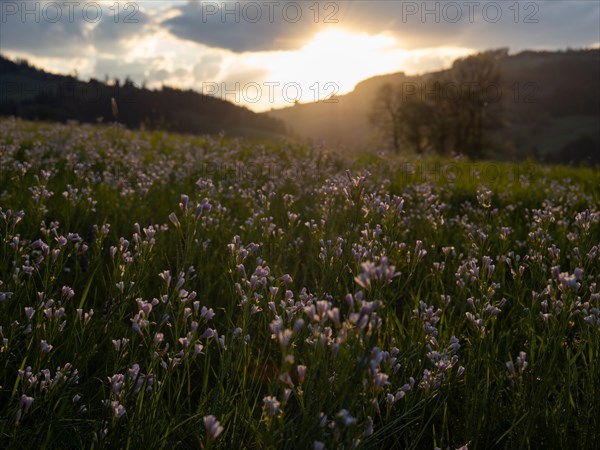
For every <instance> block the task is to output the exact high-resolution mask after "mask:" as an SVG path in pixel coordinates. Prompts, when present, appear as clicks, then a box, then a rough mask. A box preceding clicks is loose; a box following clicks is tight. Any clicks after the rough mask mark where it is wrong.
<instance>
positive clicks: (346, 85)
mask: <svg viewBox="0 0 600 450" xmlns="http://www.w3.org/2000/svg"><path fill="white" fill-rule="evenodd" d="M395 44H396V40H395V39H394V38H392V37H390V36H385V35H369V34H365V33H353V32H351V31H348V30H344V29H330V30H326V31H322V32H320V33H318V34H316V35H314V36H313V38H312V39H311V40H310V41H309V42H307V43H306V44H305V45H304V46H303V47H301V48H299V49H297V50H294V51H278V52H265V53H261V54H254V55H252V56H249V59H248V61H247V62H248V63H250V64H253V65H257V66H260V67H262V68H263V69H265V70H267V71H269V73H270V76H271V77H272V78H273V81H278V82H282V83H297V84H299V85H300V86H302V98H301V99H300V100H301V101H303V102H308V101H316V100H322V99H324V98H327V97H329V96H330V95H331V94H345V93H347V92H349V91H351V90H352V89H353V88H354V86H355V85H356V84H357V83H358V82H360V81H361V80H364V79H365V78H368V77H370V76H373V75H377V74H381V73H388V72H393V71H397V70H399V69H400V67H401V65H402V55H403V52H402V51H399V50H398V48H397V47H395ZM325 85H327V88H324V86H325Z"/></svg>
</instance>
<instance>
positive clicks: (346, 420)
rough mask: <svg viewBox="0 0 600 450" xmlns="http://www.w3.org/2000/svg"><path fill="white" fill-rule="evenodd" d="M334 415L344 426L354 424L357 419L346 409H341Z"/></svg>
mask: <svg viewBox="0 0 600 450" xmlns="http://www.w3.org/2000/svg"><path fill="white" fill-rule="evenodd" d="M335 417H336V419H338V420H339V421H340V422H341V423H342V424H343V425H344V426H346V427H349V426H351V425H354V424H355V423H356V422H357V421H358V419H357V418H356V417H353V416H352V415H351V414H350V412H349V411H348V410H347V409H341V410H340V411H339V412H338V413H337V414H336V415H335Z"/></svg>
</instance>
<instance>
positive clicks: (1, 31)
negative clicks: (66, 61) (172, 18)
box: [0, 1, 149, 58]
mask: <svg viewBox="0 0 600 450" xmlns="http://www.w3.org/2000/svg"><path fill="white" fill-rule="evenodd" d="M98 5H102V8H97V6H98ZM112 5H114V4H112V3H102V4H101V3H100V2H60V1H58V2H55V1H42V2H40V1H2V2H1V3H0V14H1V17H0V51H2V50H12V51H19V52H25V53H28V54H31V55H34V56H43V57H65V58H66V57H79V56H86V55H87V54H88V53H89V52H90V51H91V50H93V49H100V50H102V49H111V51H112V52H117V50H118V45H119V43H121V42H123V41H124V40H127V39H129V38H131V37H132V36H134V35H137V34H140V33H143V32H144V27H145V26H146V25H148V23H149V21H148V17H147V16H146V15H145V14H144V13H143V12H142V11H140V10H139V9H136V10H133V9H130V10H127V11H125V10H123V9H121V10H120V11H119V12H117V11H116V10H111V9H110V7H111V6H112Z"/></svg>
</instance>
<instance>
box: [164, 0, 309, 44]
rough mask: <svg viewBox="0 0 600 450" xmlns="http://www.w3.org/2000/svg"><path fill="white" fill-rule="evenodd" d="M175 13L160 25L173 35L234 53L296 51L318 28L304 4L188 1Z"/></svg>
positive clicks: (286, 2)
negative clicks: (176, 14)
mask: <svg viewBox="0 0 600 450" xmlns="http://www.w3.org/2000/svg"><path fill="white" fill-rule="evenodd" d="M301 3H302V4H301ZM177 10H178V12H179V15H178V16H176V17H173V18H170V19H167V20H165V21H164V22H163V23H162V25H163V26H164V27H166V28H167V29H168V30H169V31H170V32H171V33H172V34H173V35H175V36H177V37H179V38H181V39H187V40H190V41H194V42H197V43H201V44H204V45H207V46H209V47H215V48H222V49H227V50H231V51H233V52H236V53H242V52H256V51H269V50H275V49H277V50H288V49H294V48H299V47H300V46H301V45H302V44H303V43H305V42H307V41H308V40H310V37H311V36H312V34H314V33H315V32H316V31H317V30H318V29H319V25H320V24H319V23H315V21H314V20H312V19H311V18H310V16H308V15H307V11H308V3H304V2H292V1H283V2H261V1H257V2H241V1H220V2H216V1H202V2H196V1H191V2H189V3H188V4H186V5H185V6H182V7H180V8H178V9H177Z"/></svg>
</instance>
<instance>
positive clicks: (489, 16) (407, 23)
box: [162, 0, 600, 53]
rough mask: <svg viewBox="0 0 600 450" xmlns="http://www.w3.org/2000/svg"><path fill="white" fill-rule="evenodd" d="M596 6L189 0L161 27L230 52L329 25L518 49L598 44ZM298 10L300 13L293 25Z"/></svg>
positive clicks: (294, 45) (283, 46)
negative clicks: (201, 0) (200, 0)
mask: <svg viewBox="0 0 600 450" xmlns="http://www.w3.org/2000/svg"><path fill="white" fill-rule="evenodd" d="M271 3H273V5H271V6H269V5H270V4H271ZM315 4H316V5H318V8H317V7H315ZM599 8H600V6H599V3H597V2H589V1H578V0H569V1H540V2H521V3H518V5H517V6H516V7H515V3H513V2H490V1H480V2H464V1H426V2H424V1H419V2H416V1H389V0H388V1H382V0H370V1H361V0H352V1H336V2H317V3H314V2H291V1H280V2H265V1H233V0H228V1H219V2H217V1H203V2H198V1H190V2H188V3H187V4H186V5H183V6H181V7H179V8H177V9H176V11H177V14H178V15H177V16H176V17H171V18H169V19H166V20H164V21H163V22H162V26H164V27H165V28H166V29H168V30H169V31H170V32H171V33H172V34H173V35H174V36H177V37H179V38H181V39H186V40H190V41H193V42H197V43H201V44H204V45H207V46H209V47H217V48H223V49H228V50H231V51H233V52H236V53H242V52H258V51H271V50H292V49H298V48H301V47H302V46H303V45H304V44H305V43H306V42H308V41H309V40H310V39H311V37H312V36H314V35H315V34H317V33H318V32H319V31H322V30H324V29H328V28H332V27H333V28H343V29H347V30H352V31H354V32H365V33H369V34H379V33H388V34H390V35H393V36H394V37H396V38H397V39H398V40H399V42H400V43H401V44H402V45H403V46H404V48H405V49H407V50H410V49H416V48H428V47H442V46H455V47H456V46H465V47H466V46H470V47H474V46H476V47H477V48H479V49H481V50H483V49H489V48H498V47H506V46H508V47H511V48H513V49H515V50H521V49H525V48H529V47H532V46H536V47H539V46H543V45H546V46H547V47H549V48H551V47H554V48H556V47H561V48H564V47H565V46H569V45H570V46H585V45H590V44H592V43H594V42H596V41H597V40H598V34H599V25H598V19H599V17H600V9H599ZM296 11H300V14H301V17H300V18H298V20H296V19H297V13H296Z"/></svg>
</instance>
